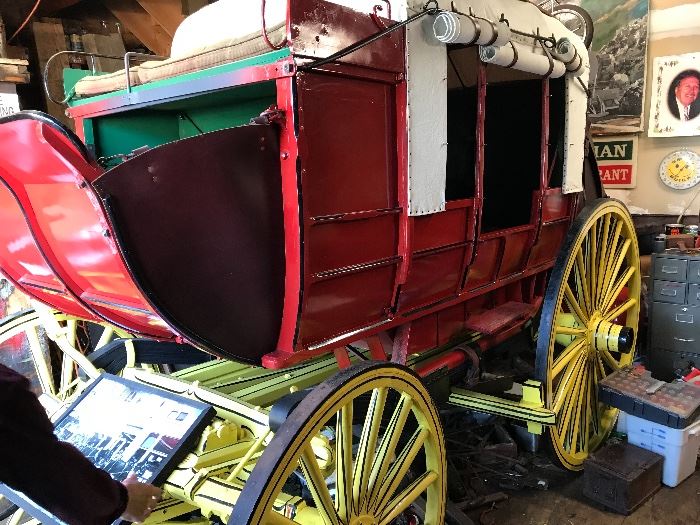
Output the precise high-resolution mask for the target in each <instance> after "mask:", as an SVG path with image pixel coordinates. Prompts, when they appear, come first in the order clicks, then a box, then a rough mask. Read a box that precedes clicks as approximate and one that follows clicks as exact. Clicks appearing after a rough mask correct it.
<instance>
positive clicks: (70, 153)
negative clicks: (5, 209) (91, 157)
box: [0, 114, 173, 337]
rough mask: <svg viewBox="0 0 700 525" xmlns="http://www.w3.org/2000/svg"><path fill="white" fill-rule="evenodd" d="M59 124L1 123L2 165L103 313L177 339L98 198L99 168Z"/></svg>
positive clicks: (81, 290) (76, 287) (73, 286)
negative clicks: (90, 181)
mask: <svg viewBox="0 0 700 525" xmlns="http://www.w3.org/2000/svg"><path fill="white" fill-rule="evenodd" d="M62 134H63V135H65V134H66V131H65V130H61V129H60V128H59V127H58V125H57V124H55V123H50V122H46V119H45V118H37V117H35V116H32V115H26V114H23V115H19V116H18V117H16V118H15V119H12V120H7V121H5V122H3V123H2V125H0V168H2V170H3V171H2V174H3V176H4V179H5V182H6V183H7V185H8V186H9V187H10V188H12V191H13V192H14V193H15V195H16V196H17V199H18V201H19V203H20V205H21V206H22V209H23V210H24V211H25V213H26V217H27V220H28V222H29V226H30V229H31V230H32V232H33V234H34V238H35V239H36V241H37V246H38V247H39V248H40V250H41V251H42V253H43V254H44V256H45V257H46V260H47V262H48V264H49V265H50V266H51V267H52V268H53V270H54V271H55V272H56V275H57V276H58V278H59V279H60V280H61V281H62V282H63V283H64V285H65V286H66V287H67V288H69V289H70V291H71V292H72V293H73V295H75V296H77V297H80V299H81V301H82V302H83V303H85V304H86V305H89V308H90V309H91V310H92V311H93V312H94V313H96V314H97V315H99V316H101V317H103V318H105V319H107V320H109V321H111V322H112V323H114V324H117V325H119V326H123V327H125V328H127V329H129V330H131V331H134V332H137V333H141V334H144V335H150V336H154V337H173V334H172V332H170V331H169V330H168V329H167V328H166V327H165V325H164V323H163V321H162V320H161V319H160V318H159V317H158V316H157V315H156V314H155V313H154V311H153V310H152V309H151V307H150V306H149V304H148V303H147V302H146V300H145V299H144V298H143V296H142V295H141V293H140V292H139V290H138V289H137V287H136V286H135V284H134V283H133V282H132V281H131V279H130V277H129V275H128V272H127V270H126V268H125V266H124V263H123V261H122V259H121V257H120V255H119V252H118V249H117V246H116V245H115V243H114V241H113V239H112V238H111V236H110V235H109V233H108V232H109V229H108V227H107V221H106V220H105V217H104V213H103V211H102V208H101V206H100V203H99V200H98V199H97V197H96V196H95V194H94V193H93V192H92V190H91V188H90V187H89V186H88V185H87V183H86V182H85V178H84V177H83V175H82V173H86V174H87V175H88V176H89V177H90V178H93V177H94V175H95V171H96V168H94V167H93V166H91V165H90V164H88V162H87V161H86V160H85V159H84V158H83V157H82V155H81V154H80V152H78V151H77V149H75V147H74V146H72V145H70V144H69V143H67V142H66V141H65V140H64V138H63V137H61V135H62Z"/></svg>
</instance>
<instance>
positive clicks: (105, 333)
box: [95, 326, 114, 350]
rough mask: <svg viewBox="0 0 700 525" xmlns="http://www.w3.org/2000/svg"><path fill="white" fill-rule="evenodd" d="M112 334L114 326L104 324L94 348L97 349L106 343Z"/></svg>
mask: <svg viewBox="0 0 700 525" xmlns="http://www.w3.org/2000/svg"><path fill="white" fill-rule="evenodd" d="M113 336H114V328H112V327H110V326H105V327H104V330H102V333H101V334H100V338H99V340H98V341H97V344H96V345H95V350H99V349H100V348H102V347H103V346H105V345H106V344H107V343H109V342H110V341H111V340H112V337H113Z"/></svg>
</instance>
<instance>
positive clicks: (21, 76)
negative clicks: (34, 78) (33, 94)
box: [0, 58, 29, 84]
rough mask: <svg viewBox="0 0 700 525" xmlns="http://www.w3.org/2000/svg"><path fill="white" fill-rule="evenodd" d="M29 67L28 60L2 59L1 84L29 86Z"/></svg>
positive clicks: (0, 66) (0, 61)
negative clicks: (9, 83)
mask: <svg viewBox="0 0 700 525" xmlns="http://www.w3.org/2000/svg"><path fill="white" fill-rule="evenodd" d="M28 66H29V62H28V61H27V60H20V59H15V58H0V82H11V83H12V84H27V83H28V82H29V71H27V67H28Z"/></svg>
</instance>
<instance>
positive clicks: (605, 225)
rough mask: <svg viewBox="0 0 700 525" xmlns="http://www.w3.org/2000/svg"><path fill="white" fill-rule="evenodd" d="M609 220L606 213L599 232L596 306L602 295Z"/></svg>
mask: <svg viewBox="0 0 700 525" xmlns="http://www.w3.org/2000/svg"><path fill="white" fill-rule="evenodd" d="M610 221H611V217H610V215H606V216H605V219H604V220H603V230H602V232H601V235H600V238H601V242H600V244H601V247H600V256H599V257H598V263H597V266H596V268H597V272H598V275H597V286H596V294H595V301H594V302H595V305H596V306H598V305H599V302H600V298H601V296H602V295H603V292H602V290H601V288H602V283H603V282H604V281H603V279H604V276H605V266H606V263H607V261H608V253H611V252H610V242H609V241H610Z"/></svg>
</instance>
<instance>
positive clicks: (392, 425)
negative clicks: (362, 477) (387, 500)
mask: <svg viewBox="0 0 700 525" xmlns="http://www.w3.org/2000/svg"><path fill="white" fill-rule="evenodd" d="M412 403H413V402H412V400H411V398H410V397H409V396H407V395H405V394H402V395H401V398H400V399H399V402H398V404H397V405H396V408H395V409H394V413H393V414H392V416H391V420H390V421H389V425H388V426H387V428H386V432H384V437H383V438H382V443H381V445H379V448H378V449H377V455H376V456H375V457H374V461H373V462H372V471H371V473H370V477H369V486H368V487H367V491H368V494H369V497H366V498H365V499H364V501H363V502H362V505H361V507H360V508H361V509H363V510H365V509H366V508H367V505H368V502H369V501H368V500H370V499H375V498H376V495H377V493H378V492H379V490H380V488H381V484H382V482H383V480H384V478H385V476H386V473H387V471H388V470H389V466H390V465H391V462H392V460H393V459H394V453H395V451H396V445H397V444H398V442H399V438H400V437H401V432H402V431H403V428H404V426H405V424H406V420H407V419H408V415H409V414H410V412H411V405H412Z"/></svg>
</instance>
